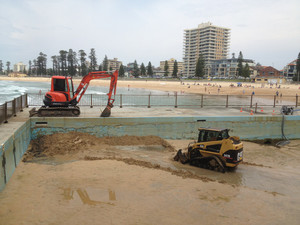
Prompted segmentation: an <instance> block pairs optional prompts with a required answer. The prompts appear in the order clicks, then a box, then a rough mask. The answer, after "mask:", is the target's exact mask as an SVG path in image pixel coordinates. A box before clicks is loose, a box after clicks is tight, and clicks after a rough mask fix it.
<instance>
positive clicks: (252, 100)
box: [250, 95, 253, 108]
mask: <svg viewBox="0 0 300 225" xmlns="http://www.w3.org/2000/svg"><path fill="white" fill-rule="evenodd" d="M252 101H253V95H251V99H250V108H252Z"/></svg>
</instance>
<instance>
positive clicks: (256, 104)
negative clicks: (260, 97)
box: [254, 102, 257, 113]
mask: <svg viewBox="0 0 300 225" xmlns="http://www.w3.org/2000/svg"><path fill="white" fill-rule="evenodd" d="M254 112H255V113H257V102H256V103H255V111H254Z"/></svg>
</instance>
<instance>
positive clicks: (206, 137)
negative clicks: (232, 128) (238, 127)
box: [198, 128, 229, 142]
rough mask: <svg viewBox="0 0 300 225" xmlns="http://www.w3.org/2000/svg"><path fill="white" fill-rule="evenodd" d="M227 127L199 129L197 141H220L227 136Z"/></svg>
mask: <svg viewBox="0 0 300 225" xmlns="http://www.w3.org/2000/svg"><path fill="white" fill-rule="evenodd" d="M228 131H229V130H228V129H222V130H220V129H204V128H200V129H199V136H198V142H209V141H221V140H223V139H227V138H229V134H228Z"/></svg>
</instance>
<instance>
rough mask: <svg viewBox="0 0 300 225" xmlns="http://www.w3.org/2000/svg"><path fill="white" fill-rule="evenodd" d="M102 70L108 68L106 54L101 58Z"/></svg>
mask: <svg viewBox="0 0 300 225" xmlns="http://www.w3.org/2000/svg"><path fill="white" fill-rule="evenodd" d="M103 70H104V71H107V70H108V59H107V56H106V55H105V57H104V60H103Z"/></svg>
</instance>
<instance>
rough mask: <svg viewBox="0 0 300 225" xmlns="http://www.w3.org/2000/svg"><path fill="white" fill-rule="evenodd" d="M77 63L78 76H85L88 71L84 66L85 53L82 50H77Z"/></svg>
mask: <svg viewBox="0 0 300 225" xmlns="http://www.w3.org/2000/svg"><path fill="white" fill-rule="evenodd" d="M78 53H79V61H80V72H79V73H80V75H81V76H85V75H86V74H87V73H88V69H87V66H86V53H85V52H84V50H79V51H78Z"/></svg>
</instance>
